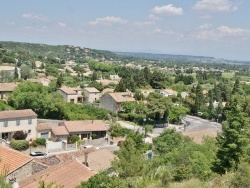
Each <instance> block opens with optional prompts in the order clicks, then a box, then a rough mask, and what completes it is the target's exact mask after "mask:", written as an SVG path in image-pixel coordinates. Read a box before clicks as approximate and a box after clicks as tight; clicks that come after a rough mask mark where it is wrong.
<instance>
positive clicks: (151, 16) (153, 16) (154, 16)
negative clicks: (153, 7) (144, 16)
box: [148, 14, 160, 21]
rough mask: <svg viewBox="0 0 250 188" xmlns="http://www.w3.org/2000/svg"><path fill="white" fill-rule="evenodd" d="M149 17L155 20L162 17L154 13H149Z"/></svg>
mask: <svg viewBox="0 0 250 188" xmlns="http://www.w3.org/2000/svg"><path fill="white" fill-rule="evenodd" d="M148 18H149V19H150V20H154V21H158V20H160V18H159V17H158V16H156V15H154V14H149V15H148Z"/></svg>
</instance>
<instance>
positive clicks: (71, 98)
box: [57, 89, 81, 104]
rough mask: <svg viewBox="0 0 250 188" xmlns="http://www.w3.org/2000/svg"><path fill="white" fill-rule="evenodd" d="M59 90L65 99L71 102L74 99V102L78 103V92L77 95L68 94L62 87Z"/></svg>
mask: <svg viewBox="0 0 250 188" xmlns="http://www.w3.org/2000/svg"><path fill="white" fill-rule="evenodd" d="M57 92H58V93H60V94H61V95H62V96H63V99H64V101H66V102H71V100H73V103H75V104H76V103H77V94H76V95H67V94H66V93H64V92H62V91H61V90H60V89H59V90H57ZM80 94H81V93H80Z"/></svg>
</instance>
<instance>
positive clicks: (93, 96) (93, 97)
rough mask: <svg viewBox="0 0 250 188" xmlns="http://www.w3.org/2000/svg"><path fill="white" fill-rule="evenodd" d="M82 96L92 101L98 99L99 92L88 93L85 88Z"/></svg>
mask: <svg viewBox="0 0 250 188" xmlns="http://www.w3.org/2000/svg"><path fill="white" fill-rule="evenodd" d="M83 93H84V96H85V97H86V101H88V102H90V103H93V102H94V101H95V100H99V99H100V93H90V92H88V91H87V90H85V89H84V90H83Z"/></svg>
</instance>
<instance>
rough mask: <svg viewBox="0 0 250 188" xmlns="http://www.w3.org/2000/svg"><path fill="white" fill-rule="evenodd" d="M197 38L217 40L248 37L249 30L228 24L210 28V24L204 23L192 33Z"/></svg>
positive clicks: (249, 35) (249, 34)
mask: <svg viewBox="0 0 250 188" xmlns="http://www.w3.org/2000/svg"><path fill="white" fill-rule="evenodd" d="M193 36H194V37H195V38H197V39H202V40H218V39H223V38H225V37H231V38H232V37H237V38H238V39H240V38H249V37H250V30H247V29H242V28H232V27H229V26H224V25H222V26H220V27H217V28H212V25H211V24H204V25H201V26H200V27H198V31H197V32H196V33H195V34H194V35H193Z"/></svg>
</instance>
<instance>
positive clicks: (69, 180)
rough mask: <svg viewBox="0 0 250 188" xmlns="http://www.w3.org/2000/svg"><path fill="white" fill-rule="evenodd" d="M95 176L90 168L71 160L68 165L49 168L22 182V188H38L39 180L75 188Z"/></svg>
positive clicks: (66, 187)
mask: <svg viewBox="0 0 250 188" xmlns="http://www.w3.org/2000/svg"><path fill="white" fill-rule="evenodd" d="M93 175H94V172H92V171H91V170H90V169H89V168H87V167H86V166H85V165H83V164H81V163H80V162H78V161H77V160H70V161H68V162H66V163H61V164H58V165H54V166H51V167H48V168H47V169H45V170H43V171H41V172H38V173H36V174H34V175H33V176H30V177H28V178H27V179H25V180H23V181H20V182H19V186H20V187H21V188H34V187H38V185H39V180H41V179H42V180H44V181H45V183H50V182H56V184H57V185H63V186H64V188H73V187H76V186H78V185H80V183H81V182H82V181H87V180H88V179H89V178H90V177H91V176H93Z"/></svg>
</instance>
